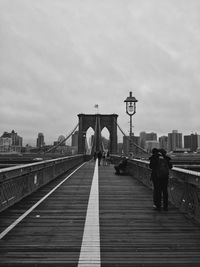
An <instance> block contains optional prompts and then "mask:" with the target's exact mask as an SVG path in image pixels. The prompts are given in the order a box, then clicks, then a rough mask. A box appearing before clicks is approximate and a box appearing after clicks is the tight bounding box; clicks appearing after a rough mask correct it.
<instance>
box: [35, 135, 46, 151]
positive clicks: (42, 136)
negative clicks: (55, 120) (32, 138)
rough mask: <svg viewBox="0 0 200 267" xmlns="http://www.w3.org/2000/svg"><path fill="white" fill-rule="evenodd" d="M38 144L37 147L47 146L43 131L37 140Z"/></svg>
mask: <svg viewBox="0 0 200 267" xmlns="http://www.w3.org/2000/svg"><path fill="white" fill-rule="evenodd" d="M36 146H37V148H41V147H44V146H45V143H44V134H43V133H38V137H37V141H36Z"/></svg>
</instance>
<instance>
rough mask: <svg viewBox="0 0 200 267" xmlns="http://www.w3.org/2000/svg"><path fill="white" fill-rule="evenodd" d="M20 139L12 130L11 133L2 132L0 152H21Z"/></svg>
mask: <svg viewBox="0 0 200 267" xmlns="http://www.w3.org/2000/svg"><path fill="white" fill-rule="evenodd" d="M22 141H23V139H22V137H21V136H19V135H18V134H17V133H16V132H15V131H14V130H12V132H11V133H8V132H4V133H3V135H2V136H1V137H0V151H1V152H21V150H22Z"/></svg>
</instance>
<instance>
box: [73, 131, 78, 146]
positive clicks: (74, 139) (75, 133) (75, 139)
mask: <svg viewBox="0 0 200 267" xmlns="http://www.w3.org/2000/svg"><path fill="white" fill-rule="evenodd" d="M72 146H73V147H78V131H75V132H74V133H73V134H72Z"/></svg>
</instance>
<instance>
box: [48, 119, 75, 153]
mask: <svg viewBox="0 0 200 267" xmlns="http://www.w3.org/2000/svg"><path fill="white" fill-rule="evenodd" d="M78 125H79V123H78V124H77V125H76V126H75V127H74V129H73V130H72V131H71V132H70V134H69V135H67V136H66V138H65V139H63V140H62V141H61V142H59V143H58V144H56V145H55V146H53V147H51V148H50V149H49V150H47V151H46V152H44V154H46V153H49V152H50V151H52V150H54V149H56V148H57V147H59V146H60V145H62V144H63V143H64V142H65V141H67V140H68V139H69V138H70V137H71V136H72V134H73V133H74V132H75V131H76V129H77V128H78Z"/></svg>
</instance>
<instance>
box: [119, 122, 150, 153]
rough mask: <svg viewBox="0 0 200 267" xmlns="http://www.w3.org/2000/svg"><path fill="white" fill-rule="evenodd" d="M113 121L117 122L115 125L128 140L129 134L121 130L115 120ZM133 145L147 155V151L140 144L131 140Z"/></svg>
mask: <svg viewBox="0 0 200 267" xmlns="http://www.w3.org/2000/svg"><path fill="white" fill-rule="evenodd" d="M115 123H116V124H117V127H118V128H119V130H120V131H121V133H122V134H123V135H124V136H127V137H128V139H129V140H130V136H128V135H126V134H125V133H124V131H123V130H122V128H121V127H120V126H119V125H118V123H117V122H115ZM133 145H134V146H135V147H137V148H138V149H140V150H141V151H142V152H144V153H145V154H148V155H149V153H148V152H147V151H146V150H145V149H144V148H142V147H140V146H139V145H137V144H136V143H135V142H133Z"/></svg>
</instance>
